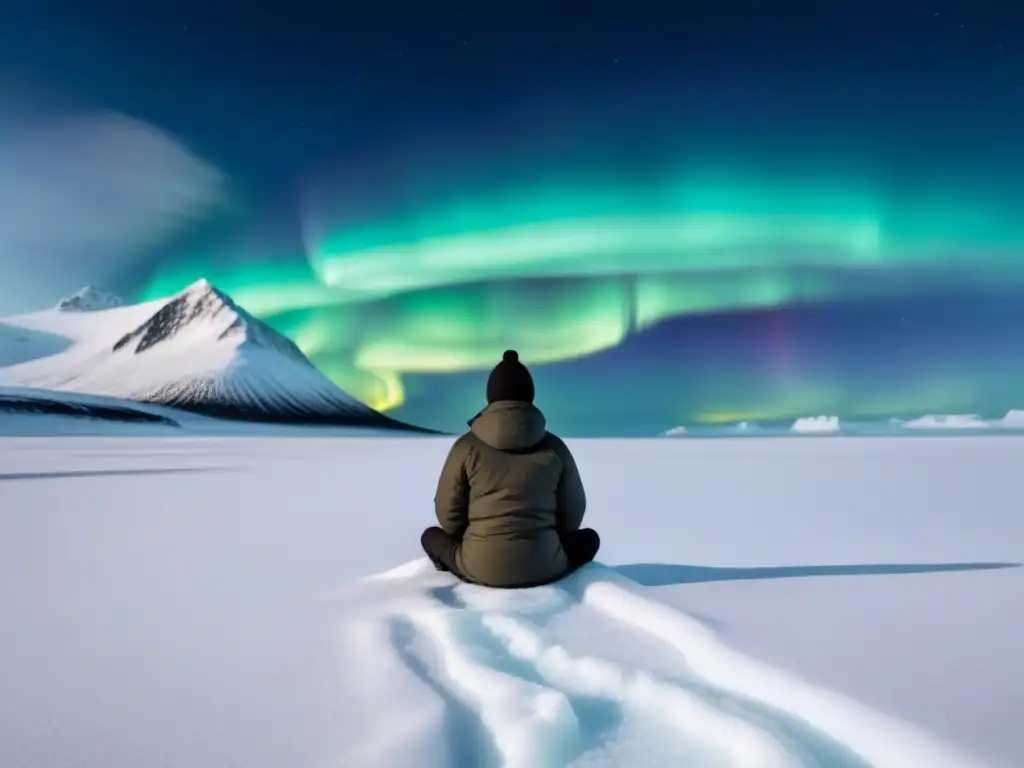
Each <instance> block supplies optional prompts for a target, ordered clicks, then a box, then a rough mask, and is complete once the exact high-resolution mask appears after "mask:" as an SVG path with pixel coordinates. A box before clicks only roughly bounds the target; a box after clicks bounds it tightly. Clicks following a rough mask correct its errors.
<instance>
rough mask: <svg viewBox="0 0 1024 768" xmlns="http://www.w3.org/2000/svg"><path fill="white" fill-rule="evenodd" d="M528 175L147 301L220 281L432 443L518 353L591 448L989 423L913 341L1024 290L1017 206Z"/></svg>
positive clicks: (750, 185) (341, 230)
mask: <svg viewBox="0 0 1024 768" xmlns="http://www.w3.org/2000/svg"><path fill="white" fill-rule="evenodd" d="M666 165H667V166H670V165H671V163H668V162H666ZM448 167H449V168H450V169H455V168H458V167H460V162H459V158H458V157H452V158H451V159H450V164H449V166H448ZM520 167H521V168H523V169H525V170H520V171H517V172H516V173H514V174H509V175H508V176H507V178H508V180H507V181H505V182H504V185H497V186H495V187H492V188H489V189H479V188H477V189H473V188H472V186H471V185H468V190H467V191H465V192H462V191H461V190H459V189H458V186H457V185H455V189H456V191H455V192H454V193H449V195H448V197H447V199H446V197H445V195H443V194H440V193H438V194H428V195H424V200H423V202H422V203H421V204H417V205H414V206H412V209H411V210H409V209H405V210H402V209H401V208H399V210H396V211H394V212H393V213H392V214H391V216H390V218H385V217H380V218H379V219H377V220H369V221H366V222H365V223H364V222H353V221H348V222H345V223H343V224H340V225H339V224H336V222H338V221H339V220H342V221H344V219H345V218H346V215H345V213H346V210H347V209H346V208H345V205H344V195H341V196H340V197H341V199H342V202H341V203H340V204H339V203H335V204H334V205H336V206H339V207H340V209H341V210H340V211H338V212H335V211H334V210H332V205H331V204H330V203H325V202H323V198H321V200H320V202H319V203H318V204H314V205H311V206H310V208H308V209H307V210H305V211H304V212H303V235H304V237H303V239H304V241H305V242H304V253H303V254H302V256H303V257H304V258H302V259H301V260H300V259H296V258H292V259H286V258H279V259H276V260H275V259H269V260H265V261H264V262H263V263H262V264H257V263H252V262H248V261H245V260H241V261H242V263H241V265H240V266H238V267H235V268H218V266H217V263H216V259H213V258H209V257H207V258H206V259H204V258H202V257H198V258H195V259H193V260H190V259H182V260H180V261H179V260H175V261H172V262H171V263H170V264H169V265H168V266H167V267H166V268H165V269H163V270H161V271H159V272H158V273H157V274H156V275H155V277H154V279H153V280H152V281H151V283H150V284H149V285H148V288H147V290H146V293H145V295H144V298H157V297H161V296H165V295H168V294H169V293H171V292H174V291H176V290H180V289H181V288H182V287H184V286H185V285H187V284H188V283H190V282H191V281H192V280H194V279H196V277H197V276H199V275H206V276H208V277H210V278H211V279H212V280H213V281H214V282H215V283H216V284H218V285H219V286H221V287H222V288H223V289H225V290H227V291H228V292H229V293H231V294H232V295H233V296H234V297H235V298H236V299H237V300H238V301H239V302H241V303H242V304H243V305H244V306H246V307H248V308H249V309H250V310H251V311H253V312H254V313H256V314H257V315H258V316H260V317H262V318H264V319H266V320H268V321H269V322H270V323H271V324H272V325H274V326H275V327H276V328H278V329H279V330H281V331H283V332H285V333H287V334H288V335H290V336H291V337H292V338H293V339H294V340H295V341H296V342H297V343H298V344H299V346H300V347H301V348H302V349H303V351H304V352H306V354H307V355H308V356H309V357H310V358H311V359H312V360H313V361H314V362H315V363H316V364H317V365H318V366H319V367H320V368H321V369H322V370H324V371H325V372H326V373H327V374H328V375H329V376H331V377H332V378H333V379H334V380H335V381H336V382H337V383H338V384H339V385H340V386H341V387H343V388H344V389H346V390H348V391H350V392H352V393H353V394H355V395H357V396H358V397H360V398H361V399H364V400H365V401H367V402H368V403H370V404H371V405H373V406H374V407H376V408H379V409H382V410H388V411H394V412H395V413H396V415H398V416H399V417H401V418H404V419H407V420H413V421H415V422H416V423H421V424H426V425H429V426H433V427H442V428H453V427H454V425H456V424H457V423H458V422H459V421H460V420H461V418H462V415H463V414H464V413H466V412H467V411H471V410H472V408H473V407H474V405H476V404H477V403H478V401H479V398H480V396H481V395H480V393H479V392H478V391H474V388H476V389H479V388H480V386H481V382H482V380H483V378H484V376H485V375H486V372H487V371H488V370H489V368H490V367H491V366H492V365H493V364H494V362H495V359H496V357H495V356H496V355H499V356H500V351H501V350H503V349H505V348H516V349H518V350H519V351H520V354H521V355H522V358H523V359H524V360H525V361H527V362H528V363H529V364H530V365H531V366H534V367H535V375H536V376H537V378H538V385H539V387H541V389H540V390H539V391H540V392H541V399H542V400H543V401H544V403H545V404H546V408H547V409H548V410H549V411H551V416H552V419H553V420H554V421H555V422H556V423H557V421H558V419H559V418H562V419H563V421H565V422H566V423H568V424H569V425H570V426H569V429H570V431H579V432H585V433H591V434H593V433H597V434H601V433H604V432H609V433H621V432H626V433H628V432H630V431H632V430H633V429H637V430H638V431H645V430H646V431H652V430H656V429H658V427H659V426H660V425H661V424H664V423H673V424H674V423H689V424H695V423H704V424H708V423H712V424H713V423H722V422H726V421H733V420H758V419H760V420H780V419H790V418H795V417H798V416H801V415H806V414H808V413H819V412H822V413H830V414H832V413H837V414H840V415H842V416H844V417H847V418H865V419H867V418H882V417H888V416H896V415H905V414H908V413H910V414H912V413H915V412H917V411H921V412H927V411H932V410H936V409H937V410H940V411H942V410H947V409H950V408H956V409H960V408H965V407H966V408H968V409H976V408H977V406H979V405H984V403H980V402H978V396H979V393H980V392H981V390H980V389H979V387H978V384H977V383H976V382H972V381H971V377H970V376H964V375H963V374H962V373H958V372H957V368H958V367H959V365H960V364H961V363H962V361H963V354H964V351H963V350H960V349H957V347H956V346H951V348H950V349H951V351H953V350H955V351H956V355H954V356H952V357H951V358H950V359H949V360H944V359H943V358H942V357H941V356H939V355H934V354H932V355H929V356H928V357H927V358H926V359H923V360H916V361H915V362H913V363H912V364H909V361H914V360H915V358H917V357H918V356H919V355H920V353H921V352H922V351H923V350H922V349H916V350H915V340H916V341H917V342H919V343H920V344H922V345H925V346H930V345H931V344H932V343H934V342H933V339H932V338H931V334H932V330H934V327H935V326H934V322H933V321H931V320H923V319H921V318H920V317H919V316H920V314H921V312H922V311H923V312H925V314H928V313H929V311H935V310H937V307H938V305H937V304H936V302H941V301H944V300H946V299H948V298H949V296H950V295H955V293H956V292H957V291H959V292H961V293H964V292H968V291H977V292H980V293H981V294H992V295H991V296H990V298H989V299H988V301H989V302H997V301H998V297H997V296H996V294H1005V293H1006V291H1007V290H1008V289H1010V290H1012V289H1016V290H1020V288H1021V286H1022V285H1024V282H1022V281H1024V270H1022V267H1024V260H1021V259H1020V257H1019V254H1021V253H1022V251H1021V250H1020V249H1021V248H1022V247H1024V231H1022V230H1021V223H1020V220H1019V219H1015V218H1014V217H1013V216H1012V211H1011V210H1008V209H1006V208H1005V207H1001V206H1000V203H1001V201H1000V200H998V199H993V198H992V197H991V196H989V198H988V200H987V201H986V200H983V199H981V196H980V195H979V196H978V197H976V198H974V199H973V200H966V201H963V200H959V199H957V198H956V196H950V198H949V199H943V197H942V196H940V195H938V194H936V193H935V192H933V191H932V190H927V189H923V190H918V191H917V192H916V195H915V194H911V193H908V192H907V191H906V190H904V192H903V193H902V194H901V195H900V196H899V197H898V198H897V197H893V196H886V194H885V191H884V190H882V189H875V190H871V189H870V188H869V187H868V185H867V184H866V183H865V182H864V181H860V182H859V183H854V182H852V181H851V182H847V183H846V185H845V186H844V185H843V183H842V180H841V179H839V178H838V177H831V179H832V180H831V182H829V183H824V182H815V181H814V180H813V178H812V179H811V180H810V181H808V182H807V183H806V184H804V185H802V186H801V185H800V184H798V183H797V182H795V181H793V180H790V181H789V182H788V183H786V184H774V185H773V184H772V183H771V181H770V180H769V181H762V180H756V179H743V178H742V177H740V176H739V175H738V174H731V175H726V174H724V173H716V172H715V171H714V169H707V170H703V171H701V170H699V169H694V170H690V171H687V172H683V173H680V174H678V175H676V176H669V175H667V174H666V175H664V176H661V177H656V178H654V179H651V178H650V177H647V178H646V179H629V178H628V174H627V173H625V172H624V170H623V167H622V165H621V164H620V166H619V167H618V168H617V171H616V173H617V175H618V177H619V178H618V181H617V183H615V184H613V183H611V182H608V183H606V184H604V185H603V186H602V185H600V184H598V183H597V181H596V180H595V178H594V177H595V174H594V173H593V172H591V173H589V174H588V173H585V172H584V171H578V173H579V176H580V177H581V178H583V179H584V180H582V181H579V182H577V184H576V185H575V186H574V185H573V174H574V170H573V169H571V168H569V169H562V171H561V172H562V176H563V178H564V179H565V181H564V183H562V184H552V183H550V182H549V183H547V184H539V183H538V184H537V185H536V186H533V187H531V186H530V182H529V176H530V175H531V172H532V173H534V174H537V175H545V174H546V175H547V176H548V177H549V178H550V176H551V169H544V168H540V167H538V166H533V167H532V168H531V166H530V164H529V163H521V164H520ZM818 173H819V176H820V173H821V172H820V170H819V171H818ZM609 175H611V174H609ZM808 175H809V176H810V175H811V174H808ZM450 176H451V171H450V172H449V178H450ZM790 176H791V177H793V176H795V173H794V171H793V168H792V167H791V168H790ZM517 177H519V178H523V177H525V180H523V181H519V178H517ZM377 181H378V183H379V184H380V186H381V187H382V188H384V189H388V190H391V189H394V188H395V186H396V185H399V184H400V183H401V178H398V179H396V178H394V177H386V176H385V177H384V178H381V177H377ZM409 183H410V186H414V185H413V183H412V182H411V181H410V182H409ZM450 188H451V187H449V189H450ZM371 190H372V185H370V184H367V185H366V186H364V187H363V192H364V193H365V194H367V195H369V194H370V192H371ZM321 194H323V193H321ZM326 199H327V200H331V196H330V193H329V192H328V193H327V194H326ZM364 201H365V198H364ZM985 202H988V203H989V205H988V206H987V207H986V206H985V205H984V203H985ZM951 292H952V294H951ZM990 306H995V304H991V305H990ZM844 307H845V308H846V311H847V312H848V313H849V312H851V311H854V310H855V309H856V308H857V307H863V308H865V309H864V310H863V311H864V312H866V313H867V314H866V316H865V317H864V318H862V319H860V320H857V321H855V322H854V323H853V324H852V326H844V327H840V328H838V329H836V330H835V331H834V332H833V333H832V338H831V342H832V344H831V345H830V344H829V341H830V339H829V336H828V334H826V335H825V337H824V338H822V333H823V329H827V328H828V325H829V322H830V318H835V317H837V314H836V313H837V311H838V310H839V309H840V308H844ZM929 307H930V308H931V310H929ZM894 310H895V312H896V317H895V318H894V322H895V325H891V324H890V325H888V326H886V324H884V323H883V324H882V325H881V326H879V323H878V319H879V318H880V317H882V316H884V315H886V314H889V315H892V314H893V312H894ZM822 313H823V314H824V316H823V317H822V318H821V319H820V320H816V319H815V318H816V315H821V314H822ZM871 315H874V317H872V316H871ZM729 323H731V324H732V325H733V326H734V328H735V330H734V331H733V333H732V334H729V333H725V332H723V330H722V329H723V328H725V327H727V326H728V324H729ZM918 324H920V327H918ZM851 327H852V328H853V330H854V331H856V330H857V329H858V328H859V330H860V332H861V335H862V336H863V335H864V334H868V335H870V334H872V333H874V334H877V338H876V339H875V340H874V343H873V346H874V348H873V349H870V348H869V347H871V346H872V345H871V344H868V345H867V346H865V343H863V340H861V341H860V342H858V341H857V340H856V338H845V337H849V336H850V330H851ZM929 327H931V328H932V330H928V329H929ZM699 328H704V329H706V330H705V331H704V332H703V335H702V334H698V333H697V329H699ZM856 335H857V334H856V333H854V334H853V336H854V337H856ZM712 339H716V341H715V342H714V343H713V342H712ZM951 341H952V340H951ZM960 343H962V342H957V344H960ZM829 346H832V347H834V348H833V349H830V348H829ZM860 358H863V359H860ZM879 377H883V378H886V379H887V383H886V384H885V386H881V385H880V382H879ZM598 403H600V404H601V405H600V406H598V405H597V404H598ZM1006 405H1007V407H1009V405H1011V403H1007V404H1006ZM996 407H997V408H998V407H1002V404H998V405H996ZM595 410H600V412H601V417H600V420H598V419H595V416H594V413H595ZM569 414H573V415H572V416H570V415H569ZM588 425H589V426H588Z"/></svg>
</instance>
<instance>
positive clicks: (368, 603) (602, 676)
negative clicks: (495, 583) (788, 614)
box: [342, 560, 982, 768]
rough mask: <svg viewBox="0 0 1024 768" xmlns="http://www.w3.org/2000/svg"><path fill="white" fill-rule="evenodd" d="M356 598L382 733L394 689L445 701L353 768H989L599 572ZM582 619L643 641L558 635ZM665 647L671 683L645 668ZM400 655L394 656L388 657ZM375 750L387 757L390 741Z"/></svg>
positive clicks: (375, 587) (358, 643) (359, 636)
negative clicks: (655, 650) (535, 583)
mask: <svg viewBox="0 0 1024 768" xmlns="http://www.w3.org/2000/svg"><path fill="white" fill-rule="evenodd" d="M347 597H348V599H349V600H350V604H349V606H348V607H349V610H348V611H346V612H345V614H344V617H345V620H344V622H343V625H342V638H343V641H344V642H345V644H346V648H345V651H344V654H345V658H346V659H348V663H349V664H351V665H352V666H353V669H355V670H361V672H362V673H363V674H362V679H363V684H362V690H363V691H364V692H365V693H367V696H366V697H364V699H363V701H364V702H365V706H366V707H367V708H368V709H369V710H372V709H374V707H378V708H381V709H384V708H387V709H388V710H390V711H385V712H381V714H380V717H381V719H382V720H389V721H392V722H394V721H396V720H398V719H400V718H401V717H402V714H401V711H402V709H403V705H404V704H406V702H403V701H402V698H403V695H402V694H397V695H391V696H390V697H389V696H388V695H386V694H385V693H384V692H385V691H386V690H387V691H390V690H391V689H389V688H387V685H386V684H385V682H383V681H385V680H390V681H392V682H393V683H394V685H395V686H398V687H396V688H395V690H405V688H403V687H402V686H403V685H407V684H408V681H409V680H410V679H411V680H414V681H419V685H420V686H421V688H422V689H425V690H420V691H419V694H418V696H417V697H416V699H415V700H416V701H420V700H423V701H427V700H429V701H433V702H434V703H435V705H436V706H435V709H434V712H436V714H437V717H436V722H435V721H431V722H426V723H423V724H422V728H421V729H420V730H418V731H417V730H415V729H413V730H412V731H410V729H409V728H408V727H407V728H405V729H404V730H403V729H398V728H396V729H395V731H394V732H393V733H392V734H390V739H391V742H395V741H402V740H403V739H404V740H405V741H406V742H407V743H406V746H405V748H403V747H402V745H401V744H396V743H389V747H388V749H387V750H381V749H379V748H376V749H375V750H371V749H370V746H369V742H368V744H367V745H364V747H363V751H362V752H359V750H358V749H357V748H356V747H355V746H353V750H352V752H351V754H350V755H349V759H348V761H346V759H344V758H343V759H342V764H346V765H347V764H352V765H354V764H358V759H357V758H355V757H354V756H355V755H356V754H362V755H363V756H364V758H365V756H366V755H367V754H370V752H371V751H372V752H373V753H374V754H376V755H377V758H378V759H379V760H383V762H379V763H377V764H379V765H382V766H383V765H399V764H403V763H402V761H403V760H410V759H414V760H415V762H416V764H418V765H428V764H434V765H438V766H452V767H453V768H463V767H465V768H469V767H470V766H472V767H473V768H497V767H498V766H504V767H507V768H562V767H563V766H599V765H608V766H611V765H644V766H678V765H694V766H701V768H725V767H726V766H737V767H738V768H790V767H793V768H796V767H798V766H799V767H802V766H820V767H821V768H867V767H869V766H875V767H877V768H886V767H887V766H896V767H898V768H902V767H903V766H909V765H928V766H931V767H932V768H974V767H976V766H977V767H979V768H980V766H981V765H982V764H981V763H980V762H978V761H976V760H975V759H973V758H972V757H971V756H969V755H966V754H962V753H960V752H959V751H958V750H956V749H955V748H953V747H951V746H950V745H948V744H944V743H941V742H940V741H938V740H935V739H933V738H932V737H931V736H930V735H928V734H926V733H923V732H921V731H919V730H917V729H916V728H914V727H912V726H910V725H908V724H906V723H903V722H902V721H899V720H896V719H894V718H891V717H889V716H887V715H884V714H881V713H879V712H875V711H873V710H871V709H868V708H867V707H864V706H862V705H860V704H859V703H857V702H855V701H853V700H851V699H848V698H846V697H843V696H841V695H838V694H835V693H832V692H829V691H825V690H822V689H820V688H816V687H814V686H812V685H809V684H807V683H804V682H803V681H801V680H799V679H797V678H795V677H793V676H791V675H789V674H787V673H784V672H782V671H780V670H778V669H774V668H772V667H769V666H767V665H765V664H762V663H760V662H759V661H757V660H755V659H752V658H749V657H747V656H744V655H743V654H741V653H738V652H737V651H734V650H732V649H731V648H729V647H728V646H726V645H724V644H723V643H722V642H721V641H720V640H719V639H718V638H717V637H716V636H715V634H714V633H713V632H712V631H711V630H709V629H708V628H707V627H705V626H704V625H703V624H701V623H700V622H698V621H697V620H695V619H693V618H691V617H690V616H687V615H686V614H685V613H682V612H680V611H678V610H676V609H674V608H671V607H669V606H666V605H664V604H662V603H659V602H657V601H656V600H653V599H651V598H649V597H647V596H646V595H645V594H644V590H643V589H642V588H641V587H639V586H638V585H636V584H635V583H633V582H631V581H629V580H628V579H626V578H624V577H622V576H620V575H619V574H617V573H616V572H615V571H613V570H611V569H609V568H606V567H604V566H601V565H598V564H593V565H591V566H588V567H587V568H584V569H583V570H582V571H580V572H579V573H577V574H575V575H574V576H572V577H570V578H569V579H566V580H565V581H563V582H561V583H559V584H557V585H552V586H547V587H537V588H532V589H524V590H510V591H502V590H488V589H484V588H479V587H475V586H472V585H467V584H461V583H453V580H452V579H451V577H450V576H448V575H447V574H438V573H436V572H434V571H433V569H432V568H431V567H430V566H429V564H428V563H427V562H426V561H425V560H423V561H414V562H412V563H408V564H406V565H404V566H400V567H399V568H397V569H394V570H392V571H388V572H386V573H384V574H379V575H377V576H374V577H370V578H368V579H365V580H363V581H362V582H359V583H358V584H357V585H356V586H355V587H354V588H353V589H352V590H351V591H350V593H349V594H348V595H347ZM569 616H571V617H572V618H573V623H574V625H575V626H576V627H582V628H583V629H584V631H585V632H588V633H600V632H602V631H604V629H605V628H606V627H608V626H609V625H608V623H609V622H611V623H612V624H613V625H614V627H615V629H616V632H615V637H616V638H625V639H626V640H627V641H628V642H620V643H618V644H616V645H614V646H612V647H610V648H608V652H607V653H606V654H603V655H600V656H599V655H595V654H593V653H587V652H586V651H585V649H580V648H579V645H580V643H579V642H578V636H577V638H576V639H574V637H573V635H572V633H566V632H560V631H559V621H560V620H562V619H564V618H566V617H569ZM372 638H377V639H372ZM381 638H390V641H388V640H383V641H381ZM652 643H654V644H657V645H658V646H659V647H660V648H662V649H663V650H664V652H665V655H666V656H667V657H668V658H669V659H670V667H671V669H670V670H667V671H666V670H664V669H659V670H658V671H657V672H655V671H652V670H651V668H650V666H649V665H648V664H647V663H646V652H647V650H648V649H650V648H651V647H652V645H651V644H652ZM389 652H390V653H391V654H392V656H393V658H391V659H389V660H384V659H382V658H381V654H387V653H389ZM389 663H390V664H391V666H390V667H388V664H389ZM385 669H388V670H390V671H389V672H387V674H385V672H384V671H383V670H385ZM371 670H376V671H375V672H374V671H371ZM403 676H405V678H406V681H405V683H401V684H400V683H398V682H395V681H399V680H402V679H403ZM413 684H414V685H415V683H413ZM374 692H376V693H377V694H379V695H378V696H376V697H374V696H373V695H370V694H371V693H374ZM421 697H422V698H421ZM396 699H397V700H396ZM407 706H408V707H413V705H412V704H408V705H407ZM422 708H423V707H420V709H422ZM367 717H368V719H369V720H372V718H371V716H370V713H367ZM369 720H368V721H369ZM375 738H376V739H377V741H376V742H375V743H376V744H377V745H378V747H379V745H380V743H381V739H382V738H384V740H387V738H388V737H381V736H379V735H378V736H376V737H375ZM389 760H391V761H392V762H388V761H389ZM353 761H355V762H353ZM432 761H433V762H432Z"/></svg>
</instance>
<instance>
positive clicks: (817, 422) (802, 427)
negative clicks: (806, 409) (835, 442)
mask: <svg viewBox="0 0 1024 768" xmlns="http://www.w3.org/2000/svg"><path fill="white" fill-rule="evenodd" d="M790 431H791V432H798V433H800V434H805V435H811V434H814V435H834V434H838V432H839V417H838V416H805V417H803V418H801V419H797V420H796V421H794V422H793V426H792V427H790Z"/></svg>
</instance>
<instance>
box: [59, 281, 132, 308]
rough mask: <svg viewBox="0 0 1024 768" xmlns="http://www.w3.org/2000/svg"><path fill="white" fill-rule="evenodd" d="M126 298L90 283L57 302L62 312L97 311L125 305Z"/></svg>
mask: <svg viewBox="0 0 1024 768" xmlns="http://www.w3.org/2000/svg"><path fill="white" fill-rule="evenodd" d="M124 304H125V301H124V299H122V298H121V297H120V296H115V295H114V294H112V293H109V292H108V291H104V290H103V289H102V288H96V287H95V286H92V285H89V286H86V287H85V288H82V289H81V290H80V291H77V292H75V293H73V294H71V295H70V296H68V297H67V298H66V299H63V300H62V301H61V302H60V303H59V304H57V310H58V311H60V312H95V311H97V310H101V309H114V308H115V307H123V306H124Z"/></svg>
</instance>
